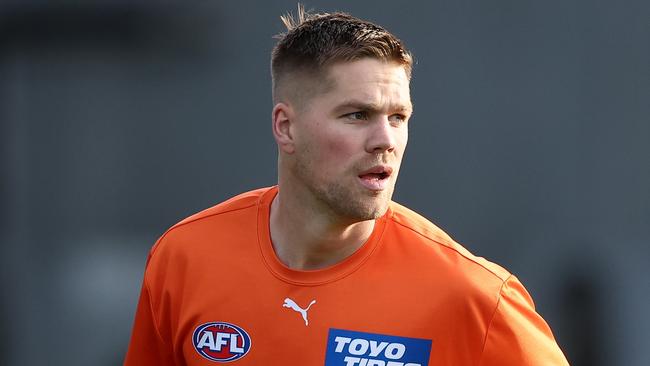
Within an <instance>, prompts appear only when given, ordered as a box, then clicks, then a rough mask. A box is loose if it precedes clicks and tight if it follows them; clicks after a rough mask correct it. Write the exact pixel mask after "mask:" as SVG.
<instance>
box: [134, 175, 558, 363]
mask: <svg viewBox="0 0 650 366" xmlns="http://www.w3.org/2000/svg"><path fill="white" fill-rule="evenodd" d="M276 193H277V187H272V188H265V189H260V190H256V191H251V192H248V193H244V194H242V195H239V196H237V197H234V198H232V199H230V200H228V201H226V202H223V203H221V204H219V205H217V206H214V207H212V208H210V209H207V210H205V211H203V212H201V213H198V214H196V215H194V216H191V217H189V218H187V219H185V220H183V221H182V222H180V223H178V224H176V225H175V226H174V227H172V228H171V229H170V230H168V231H167V232H166V233H165V234H164V235H163V236H162V237H161V238H160V240H159V241H158V242H157V243H156V245H155V246H154V247H153V249H152V250H151V253H150V255H149V259H148V262H147V267H146V271H145V275H144V282H143V285H142V292H141V295H140V301H139V304H138V308H137V313H136V316H135V324H134V327H133V333H132V337H131V342H130V345H129V349H128V352H127V355H126V360H125V365H129V366H131V365H133V366H136V365H137V366H143V365H160V366H164V365H192V366H194V365H214V364H219V363H222V362H229V363H231V364H232V365H234V366H236V365H242V366H243V365H283V366H285V365H297V366H322V365H325V366H331V365H344V366H424V365H484V366H487V365H498V366H527V365H531V366H532V365H540V366H541V365H568V363H567V361H566V359H565V357H564V355H563V354H562V351H561V350H560V348H559V347H558V345H557V344H556V342H555V340H554V339H553V335H552V333H551V330H550V329H549V327H548V325H547V324H546V323H545V322H544V320H543V319H542V318H541V317H540V316H539V315H538V314H537V313H536V312H535V310H534V305H533V302H532V300H531V298H530V296H529V295H528V293H527V292H526V290H525V289H524V287H523V286H522V284H521V283H520V282H519V281H518V280H517V279H516V278H515V277H514V276H513V275H511V274H510V273H508V272H507V271H506V270H504V269H503V268H501V267H499V266H498V265H496V264H493V263H490V262H488V261H486V260H485V259H483V258H478V257H475V256H473V255H472V254H470V253H469V252H468V251H467V250H465V249H464V248H463V247H461V246H460V245H459V244H457V243H456V242H454V241H453V240H452V239H451V238H450V237H449V236H447V235H446V234H445V233H444V232H442V231H441V230H440V229H438V228H437V227H436V226H435V225H433V224H432V223H430V222H429V221H427V220H426V219H424V218H423V217H421V216H419V215H418V214H416V213H414V212H413V211H410V210H408V209H407V208H405V207H403V206H400V205H398V204H396V203H391V206H390V208H389V209H388V211H387V212H386V214H385V215H384V216H383V217H381V218H379V219H377V222H376V225H375V227H374V231H373V233H372V235H371V236H370V238H368V240H367V242H366V243H365V244H364V245H363V246H362V247H361V248H359V249H358V250H357V251H356V252H355V253H354V254H352V255H351V256H349V257H348V258H346V259H345V260H343V261H342V262H341V263H338V264H336V265H334V266H331V267H328V268H326V269H321V270H314V271H298V270H292V269H290V268H287V267H286V266H285V265H283V264H282V263H281V262H280V261H279V260H278V258H277V257H276V255H275V252H274V250H273V247H272V244H271V240H270V236H269V209H270V205H271V202H272V201H273V198H274V197H275V195H276Z"/></svg>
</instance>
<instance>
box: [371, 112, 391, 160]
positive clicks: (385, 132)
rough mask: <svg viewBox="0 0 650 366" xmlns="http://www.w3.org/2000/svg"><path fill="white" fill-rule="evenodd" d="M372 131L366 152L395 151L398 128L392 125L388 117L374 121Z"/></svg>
mask: <svg viewBox="0 0 650 366" xmlns="http://www.w3.org/2000/svg"><path fill="white" fill-rule="evenodd" d="M370 129H371V131H370V134H369V136H368V140H367V143H366V152H369V153H377V152H384V151H388V152H392V151H393V150H395V145H396V139H395V134H396V133H397V131H396V127H393V126H392V125H391V124H390V121H389V120H388V117H387V116H382V117H381V118H378V119H377V120H375V121H372V123H371V126H370Z"/></svg>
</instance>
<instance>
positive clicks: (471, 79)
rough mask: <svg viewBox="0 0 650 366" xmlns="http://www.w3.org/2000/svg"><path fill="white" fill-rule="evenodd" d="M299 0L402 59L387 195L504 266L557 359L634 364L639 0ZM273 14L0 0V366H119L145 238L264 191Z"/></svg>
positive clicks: (647, 227) (271, 151)
mask: <svg viewBox="0 0 650 366" xmlns="http://www.w3.org/2000/svg"><path fill="white" fill-rule="evenodd" d="M304 3H305V6H306V7H307V8H308V9H309V8H311V9H315V10H319V11H335V10H343V11H348V12H351V13H352V14H354V15H356V16H359V17H362V18H365V19H369V20H372V21H375V22H377V23H379V24H381V25H383V26H385V27H386V28H388V29H389V30H391V31H392V32H394V33H395V34H397V35H398V36H399V37H400V38H402V39H403V40H404V41H405V42H406V44H407V46H408V47H409V48H410V49H411V50H412V52H413V53H414V55H415V59H416V61H417V64H416V65H415V69H414V79H413V82H412V94H413V99H414V103H415V115H414V117H413V119H412V122H411V125H410V128H411V137H410V141H409V147H408V149H407V155H406V158H405V162H404V163H403V168H402V172H401V174H400V182H399V184H398V188H397V193H396V197H395V199H396V200H397V201H399V202H401V203H404V204H406V205H407V206H410V207H411V208H413V209H415V210H417V211H419V212H420V213H422V214H423V215H425V216H427V217H428V218H430V219H431V220H432V221H434V222H435V223H437V224H438V225H439V226H441V227H442V228H443V229H445V230H446V231H447V232H449V233H450V234H451V235H452V236H453V237H454V238H456V239H457V240H458V241H459V242H461V243H463V244H464V245H465V246H466V247H467V248H468V249H470V250H471V251H473V252H474V253H476V254H478V255H481V256H484V257H486V258H488V259H490V260H492V261H495V262H497V263H500V264H501V265H503V266H504V267H506V268H508V269H509V270H510V271H512V272H514V273H515V274H516V275H517V276H518V277H519V278H520V279H521V280H522V281H523V282H524V284H525V285H526V286H527V288H528V290H529V291H530V292H531V293H532V295H533V297H534V299H535V300H536V304H537V308H538V311H539V312H540V313H541V314H542V315H543V316H544V317H545V318H546V320H547V321H548V322H549V323H550V325H551V327H552V328H553V330H554V332H555V335H556V337H557V339H558V341H559V343H560V345H561V346H562V348H563V349H564V351H565V353H566V354H567V356H568V358H569V360H570V361H571V363H572V365H578V366H579V365H590V366H599V365H631V366H645V365H649V364H650V347H649V346H650V342H649V336H650V314H649V312H648V303H649V302H650V270H649V269H648V267H647V264H648V262H649V259H650V248H649V244H650V71H649V70H650V2H648V1H645V0H637V1H634V0H630V1H618V2H614V1H600V0H569V1H566V0H564V1H562V0H551V1H514V0H510V1H509V0H495V1H481V0H475V1H467V0H440V1H433V2H429V3H425V2H397V1H384V0H374V1H355V2H346V1H327V2H324V1H305V2H304ZM295 7H296V1H274V2H267V1H258V2H251V1H237V2H226V1H216V0H213V1H188V2H183V3H182V4H181V3H180V2H177V3H174V4H170V3H163V2H153V1H152V2H134V1H115V0H112V1H108V0H107V1H98V0H96V1H83V2H81V1H68V2H65V1H59V2H51V1H32V0H30V1H27V0H22V1H2V2H1V3H0V121H1V123H0V136H1V137H0V151H1V155H0V156H1V159H0V168H1V171H2V185H1V186H0V202H1V206H0V207H1V210H0V239H1V247H0V258H1V259H0V265H1V268H0V275H1V281H0V294H1V298H2V302H1V303H0V315H1V317H0V364H2V365H11V366H13V365H45V364H46V365H117V364H121V362H122V359H123V356H124V353H125V351H126V346H127V343H128V340H129V336H130V330H131V324H132V321H133V314H134V310H135V305H136V301H137V297H138V292H139V287H140V283H141V279H142V273H143V268H144V264H145V259H146V255H147V251H148V250H149V248H150V247H151V245H152V244H153V242H154V241H155V240H156V239H157V237H158V236H159V235H160V234H161V233H162V232H163V231H164V230H165V229H166V228H167V227H169V226H170V225H172V224H174V223H175V222H177V221H179V220H180V219H182V218H183V217H186V216H188V215H190V214H192V213H194V212H196V211H199V210H201V209H203V208H206V207H208V206H211V205H213V204H215V203H217V202H219V201H221V200H224V199H226V198H228V197H229V196H231V195H234V194H236V193H239V192H242V191H245V190H248V189H252V188H256V187H260V186H268V185H272V184H274V183H275V161H276V149H275V145H274V142H273V139H272V135H271V133H270V111H271V108H272V105H271V97H270V77H269V66H268V65H269V53H270V50H271V48H272V47H273V44H274V40H273V38H272V36H273V35H274V34H277V33H279V32H281V31H282V30H283V28H282V24H281V22H280V20H279V16H280V15H281V14H283V13H286V12H287V11H293V10H294V9H295Z"/></svg>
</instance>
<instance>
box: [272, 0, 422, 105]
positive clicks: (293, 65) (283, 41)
mask: <svg viewBox="0 0 650 366" xmlns="http://www.w3.org/2000/svg"><path fill="white" fill-rule="evenodd" d="M280 18H281V19H282V22H283V23H284V25H285V26H286V27H287V32H286V33H281V34H279V35H277V36H276V38H278V43H277V44H276V45H275V47H274V48H273V52H272V55H271V77H272V82H273V101H274V102H276V103H277V102H278V101H280V100H279V99H280V98H282V97H284V96H280V94H283V93H290V94H293V95H294V96H297V97H300V98H303V99H304V98H305V97H308V96H309V95H311V94H314V93H315V92H317V90H314V89H319V90H320V91H322V89H323V88H326V87H327V86H328V84H329V83H328V80H326V71H327V68H328V67H329V66H331V65H333V64H335V63H338V62H351V61H355V60H360V59H363V58H374V59H378V60H381V61H386V62H395V63H397V64H400V65H402V66H403V67H404V71H405V72H406V76H407V77H408V78H409V79H410V78H411V68H412V65H413V58H412V56H411V54H410V52H409V51H407V50H406V49H405V47H404V45H403V44H402V41H400V40H399V39H398V38H397V37H395V36H394V35H393V34H391V33H390V32H388V31H387V30H386V29H384V28H382V27H380V26H378V25H376V24H373V23H371V22H368V21H365V20H361V19H359V18H355V17H353V16H351V15H349V14H346V13H341V12H337V13H332V14H328V13H323V14H309V13H307V12H305V10H304V7H303V6H302V5H298V14H297V19H295V18H294V17H293V15H291V14H287V15H284V16H282V17H280ZM296 77H297V78H299V79H297V80H300V82H298V83H292V84H294V85H293V88H291V87H289V86H287V87H288V88H290V89H296V88H298V87H299V86H298V85H300V89H301V90H282V91H281V90H280V89H281V88H283V84H287V81H288V80H290V79H293V78H296ZM305 78H311V79H313V80H314V81H316V83H306V84H305V82H307V80H305ZM310 84H311V85H310ZM305 89H307V90H305Z"/></svg>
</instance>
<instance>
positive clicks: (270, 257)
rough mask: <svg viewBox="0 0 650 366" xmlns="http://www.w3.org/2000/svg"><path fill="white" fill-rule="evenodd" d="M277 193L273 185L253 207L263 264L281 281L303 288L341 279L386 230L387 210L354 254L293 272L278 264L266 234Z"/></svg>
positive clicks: (389, 211) (378, 241)
mask: <svg viewBox="0 0 650 366" xmlns="http://www.w3.org/2000/svg"><path fill="white" fill-rule="evenodd" d="M277 193H278V187H277V186H274V187H271V188H270V189H268V190H267V191H266V192H264V193H263V194H262V196H261V197H260V199H259V202H258V205H257V238H258V242H259V246H260V251H261V253H262V257H263V259H264V263H265V264H266V266H267V268H268V269H269V271H271V273H272V274H273V275H274V276H275V277H277V278H279V279H280V280H282V281H285V282H288V283H291V284H294V285H303V286H315V285H321V284H325V283H328V282H333V281H336V280H339V279H341V278H344V277H346V276H348V275H350V274H351V273H353V272H354V271H356V270H357V269H359V268H360V267H361V266H362V265H363V264H364V263H365V262H366V260H367V259H368V258H369V257H370V256H371V255H372V253H373V252H374V251H375V250H376V249H377V247H378V246H379V243H380V239H381V237H382V235H383V233H384V229H385V227H386V221H387V219H388V218H390V217H391V216H392V210H391V209H390V207H389V208H388V211H386V214H384V216H382V217H380V218H378V219H377V220H376V221H375V227H374V228H373V231H372V233H371V234H370V237H368V239H367V240H366V242H365V243H364V244H363V245H362V246H361V247H359V249H357V250H356V251H355V252H354V253H352V254H351V255H350V256H348V257H347V258H345V259H343V260H342V261H340V262H339V263H336V264H334V265H332V266H329V267H326V268H323V269H317V270H295V269H291V268H289V267H287V266H286V265H285V264H284V263H282V262H281V261H280V259H279V258H278V256H277V254H276V253H275V250H274V249H273V244H272V243H271V234H270V212H271V203H272V202H273V199H274V198H275V196H276V195H277Z"/></svg>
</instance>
